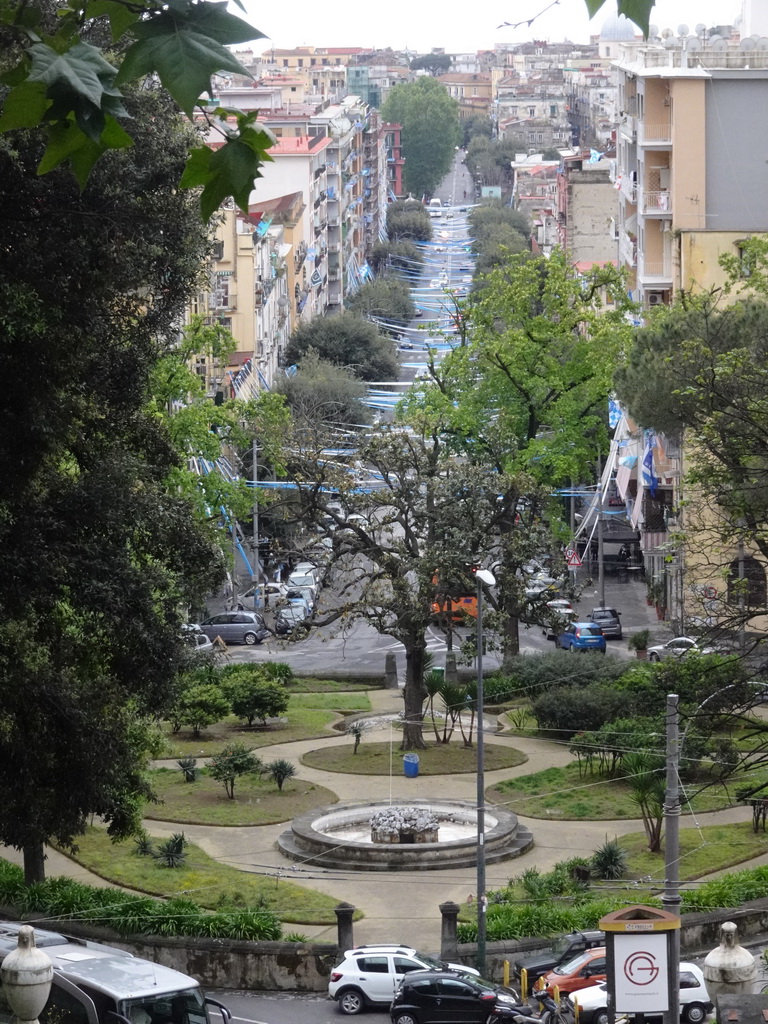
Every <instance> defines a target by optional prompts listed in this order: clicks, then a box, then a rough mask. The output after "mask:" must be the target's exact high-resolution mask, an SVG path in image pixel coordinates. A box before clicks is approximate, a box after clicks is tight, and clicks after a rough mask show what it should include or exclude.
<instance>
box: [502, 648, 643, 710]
mask: <svg viewBox="0 0 768 1024" xmlns="http://www.w3.org/2000/svg"><path fill="white" fill-rule="evenodd" d="M626 670H627V666H626V662H622V661H621V660H620V659H619V658H589V657H584V658H574V656H573V655H572V654H569V653H568V652H567V651H552V652H551V653H549V654H541V655H539V656H538V657H536V658H529V657H526V656H525V655H520V656H519V657H517V658H515V660H514V662H513V665H512V668H511V670H510V671H509V673H508V676H509V683H510V686H511V688H512V690H513V692H514V693H516V694H525V695H526V696H528V697H530V698H531V700H535V699H536V698H537V697H538V696H539V695H540V694H542V693H544V692H546V691H547V690H551V689H553V688H555V687H561V686H589V685H591V684H592V683H614V682H615V681H616V680H617V679H619V678H621V676H622V675H623V674H624V673H625V672H626Z"/></svg>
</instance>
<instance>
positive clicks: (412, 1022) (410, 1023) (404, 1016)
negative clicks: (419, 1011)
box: [392, 1010, 419, 1024]
mask: <svg viewBox="0 0 768 1024" xmlns="http://www.w3.org/2000/svg"><path fill="white" fill-rule="evenodd" d="M392 1024H419V1020H418V1017H414V1015H413V1014H412V1013H411V1012H410V1011H408V1010H403V1012H402V1013H396V1014H395V1015H394V1016H393V1017H392Z"/></svg>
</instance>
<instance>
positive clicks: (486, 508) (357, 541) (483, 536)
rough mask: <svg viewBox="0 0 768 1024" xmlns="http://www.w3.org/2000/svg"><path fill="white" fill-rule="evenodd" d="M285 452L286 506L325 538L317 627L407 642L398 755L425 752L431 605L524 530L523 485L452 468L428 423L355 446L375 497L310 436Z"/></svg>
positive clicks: (302, 433) (416, 422)
mask: <svg viewBox="0 0 768 1024" xmlns="http://www.w3.org/2000/svg"><path fill="white" fill-rule="evenodd" d="M287 444H288V445H289V447H290V456H289V458H290V464H291V467H292V473H293V476H294V480H295V481H296V482H297V483H298V484H299V487H298V488H297V489H296V490H293V491H291V492H289V495H288V497H287V499H286V501H287V502H288V503H289V506H288V507H289V509H290V510H291V512H292V513H293V514H294V515H295V516H296V517H297V518H298V519H299V520H300V521H302V522H303V523H305V524H307V525H310V524H312V525H314V526H315V528H317V529H320V530H326V531H327V532H328V534H329V536H331V537H332V538H333V548H332V551H331V552H330V553H329V555H328V562H327V572H328V573H329V574H332V576H333V579H334V588H335V590H336V593H337V595H338V601H339V604H338V607H337V608H336V609H335V610H333V611H332V612H329V613H327V614H324V615H321V616H320V617H319V619H318V621H319V622H320V623H321V624H330V623H331V622H336V623H337V624H338V625H339V628H342V627H343V625H344V624H345V623H348V622H352V621H355V620H358V619H363V620H364V621H367V622H369V623H370V624H372V625H373V626H375V627H376V629H378V630H379V632H381V633H384V634H387V635H389V636H391V637H393V638H394V639H396V640H399V641H400V642H401V643H402V644H403V646H404V648H405V658H406V680H405V693H404V699H405V723H404V730H403V741H402V749H403V750H410V749H413V748H418V747H423V746H424V740H423V738H422V711H423V702H424V698H425V696H426V691H425V689H424V682H423V679H424V670H425V665H426V661H425V655H426V635H425V634H426V630H427V627H428V626H429V624H430V622H431V621H432V619H433V603H434V602H435V600H436V598H437V595H443V596H445V595H450V594H452V593H460V592H466V591H467V590H468V589H469V590H470V591H472V590H473V589H474V586H475V583H474V580H472V579H471V578H469V576H468V574H467V566H468V565H469V564H471V563H478V564H488V563H489V562H491V561H493V559H494V558H495V557H496V552H497V550H498V546H499V544H500V543H501V542H502V539H501V538H500V531H501V530H502V528H506V524H508V523H511V524H512V526H511V528H512V529H513V530H514V529H519V531H520V532H521V533H522V532H523V530H524V529H525V527H524V526H523V525H522V524H519V525H518V526H516V525H515V510H516V508H517V507H518V506H519V505H520V503H521V502H523V501H524V500H525V494H524V487H523V486H522V484H521V481H520V480H517V479H514V478H512V477H510V476H508V475H507V474H505V473H503V472H501V473H500V472H497V471H495V470H491V469H489V468H487V467H482V466H480V467H476V466H472V465H470V464H469V463H468V462H466V461H463V460H457V459H454V458H453V457H452V452H451V448H450V446H449V445H448V444H447V443H446V441H445V438H444V436H443V431H442V430H441V429H440V426H439V424H437V422H436V421H435V420H434V419H433V418H432V417H424V418H422V419H421V420H420V419H419V418H418V417H413V418H412V419H411V421H410V423H409V425H408V427H407V429H392V427H391V426H387V427H381V428H378V429H375V430H373V431H371V432H367V433H366V435H365V436H361V437H360V438H359V443H358V446H357V451H356V454H355V461H356V464H357V465H358V466H364V467H366V469H367V470H368V471H370V472H372V473H374V474H375V475H376V478H377V480H379V481H380V484H379V486H377V487H376V488H374V489H370V488H361V487H360V486H359V484H358V483H357V480H356V477H355V475H353V474H352V473H349V472H346V471H345V470H344V469H343V468H342V467H341V466H339V465H338V464H331V463H329V461H328V456H327V441H326V439H325V438H323V437H319V436H318V434H317V432H316V431H314V430H312V429H299V430H297V432H296V433H294V434H293V435H292V436H291V437H290V438H289V439H287ZM337 495H339V496H341V500H342V501H343V504H344V509H345V511H344V512H343V513H342V512H340V511H339V505H338V497H337ZM351 514H354V518H351V519H350V518H349V516H350V515H351Z"/></svg>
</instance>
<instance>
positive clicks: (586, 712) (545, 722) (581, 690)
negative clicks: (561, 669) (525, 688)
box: [529, 658, 626, 736]
mask: <svg viewBox="0 0 768 1024" xmlns="http://www.w3.org/2000/svg"><path fill="white" fill-rule="evenodd" d="M529 660H530V661H535V660H536V659H535V658H530V659H529ZM579 660H581V659H579ZM600 660H601V661H602V660H603V659H600ZM571 661H573V658H571ZM625 707H626V697H625V696H624V694H622V693H619V692H618V691H617V690H615V689H614V688H613V687H610V686H605V685H600V684H595V685H592V686H584V687H575V686H561V687H560V688H559V689H557V690H549V691H548V692H547V693H543V694H542V695H541V696H540V697H537V698H536V700H535V701H534V702H533V707H532V709H531V712H532V714H533V717H534V718H535V719H536V721H537V723H538V726H539V728H540V729H556V730H557V731H558V732H560V733H561V734H562V735H563V736H573V735H574V734H575V733H577V732H580V731H582V730H597V729H599V728H600V726H601V725H604V724H605V723H606V722H612V721H613V720H614V719H615V718H618V717H619V715H620V714H621V712H622V711H623V710H624V708H625Z"/></svg>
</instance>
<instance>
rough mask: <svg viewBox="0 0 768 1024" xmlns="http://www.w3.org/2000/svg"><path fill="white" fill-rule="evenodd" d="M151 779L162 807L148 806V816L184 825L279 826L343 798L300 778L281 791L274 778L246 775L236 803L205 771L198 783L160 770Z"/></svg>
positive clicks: (240, 785) (152, 774)
mask: <svg viewBox="0 0 768 1024" xmlns="http://www.w3.org/2000/svg"><path fill="white" fill-rule="evenodd" d="M150 780H151V783H152V787H153V789H154V790H155V792H156V793H157V795H158V797H159V798H160V800H161V803H159V804H148V805H147V807H146V808H145V810H144V817H145V818H149V819H151V820H155V821H173V822H178V823H179V824H189V825H274V824H275V823H276V822H278V821H290V819H291V818H294V817H295V816H296V815H297V814H303V813H304V812H305V811H309V810H311V809H312V808H313V807H318V806H322V805H324V804H332V803H335V802H336V800H337V799H338V797H337V796H336V794H335V793H332V792H331V791H330V790H329V789H325V788H324V787H323V786H317V785H315V784H314V783H312V782H302V781H300V780H299V779H288V781H287V782H284V783H283V790H282V792H280V791H279V790H278V788H277V784H276V783H275V782H273V781H272V779H270V778H268V777H264V778H262V777H260V776H258V775H246V776H244V777H243V778H241V779H238V780H237V783H236V784H235V799H234V800H230V799H229V797H228V796H227V795H226V794H225V792H224V786H223V785H222V783H220V782H216V780H215V779H212V778H210V777H209V776H208V775H207V773H206V772H205V771H203V772H201V773H200V774H199V775H198V777H197V780H196V781H195V782H185V781H184V776H183V774H182V773H181V772H180V771H173V770H171V769H170V768H160V769H158V770H157V771H153V772H152V773H151V776H150Z"/></svg>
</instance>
